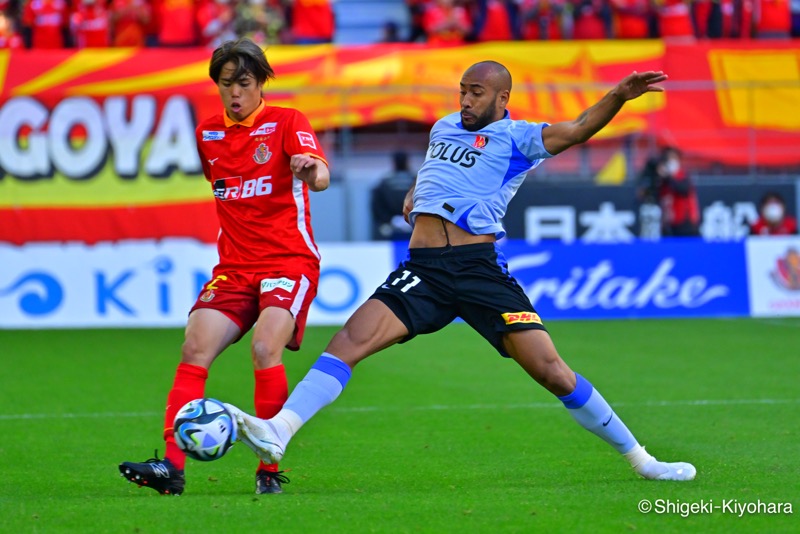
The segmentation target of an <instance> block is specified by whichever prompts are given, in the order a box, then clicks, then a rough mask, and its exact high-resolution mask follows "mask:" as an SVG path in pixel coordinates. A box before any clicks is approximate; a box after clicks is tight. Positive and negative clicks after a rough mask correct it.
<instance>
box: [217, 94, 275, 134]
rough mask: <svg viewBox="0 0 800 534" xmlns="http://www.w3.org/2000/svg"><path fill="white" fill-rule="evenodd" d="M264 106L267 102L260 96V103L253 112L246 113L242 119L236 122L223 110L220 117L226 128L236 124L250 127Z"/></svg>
mask: <svg viewBox="0 0 800 534" xmlns="http://www.w3.org/2000/svg"><path fill="white" fill-rule="evenodd" d="M266 106H267V104H266V103H265V102H264V99H263V98H262V99H261V104H259V105H258V107H257V108H256V110H255V111H254V112H252V113H251V114H250V115H248V116H247V117H245V118H244V119H243V120H241V121H239V122H236V121H235V120H233V119H231V118H230V117H228V114H227V113H226V112H225V111H223V112H222V118H223V119H224V120H225V127H226V128H230V127H231V126H236V125H237V124H238V125H240V126H245V127H247V128H250V127H251V126H253V124H255V122H256V117H258V115H259V114H260V113H261V112H262V111H264V108H265V107H266Z"/></svg>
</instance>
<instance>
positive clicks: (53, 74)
mask: <svg viewBox="0 0 800 534" xmlns="http://www.w3.org/2000/svg"><path fill="white" fill-rule="evenodd" d="M137 50H138V49H136V48H108V49H104V50H101V51H100V50H95V49H84V50H80V51H78V52H75V53H74V54H72V55H71V56H70V57H69V58H68V59H67V60H66V61H64V62H63V63H61V64H60V65H58V66H57V67H55V68H53V69H51V70H49V71H47V72H45V73H44V74H42V75H41V76H38V77H36V78H33V79H32V80H31V81H29V82H28V83H24V84H22V85H19V86H17V87H15V88H14V90H13V91H12V94H13V95H14V96H23V95H33V94H36V93H38V92H40V91H44V90H47V89H52V88H53V87H54V86H57V85H59V84H62V83H64V82H68V81H70V80H73V79H75V78H78V77H80V76H84V75H86V74H89V73H92V72H95V71H99V70H103V69H105V68H107V67H109V66H112V65H116V64H117V63H120V62H122V61H125V60H127V59H129V58H130V57H131V56H133V55H135V54H136V52H137Z"/></svg>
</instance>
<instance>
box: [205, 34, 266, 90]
mask: <svg viewBox="0 0 800 534" xmlns="http://www.w3.org/2000/svg"><path fill="white" fill-rule="evenodd" d="M229 61H233V62H234V63H235V64H236V72H234V74H233V79H234V80H238V79H239V78H241V77H242V76H245V75H246V74H252V75H253V77H254V78H255V79H256V81H257V82H258V83H260V84H263V83H264V82H266V81H267V80H271V79H274V78H275V71H273V70H272V67H271V66H270V65H269V62H268V61H267V56H266V55H265V54H264V50H263V49H262V48H261V47H260V46H258V45H257V44H256V43H254V42H253V41H252V40H251V39H248V38H247V37H241V38H239V39H236V40H235V41H226V42H224V43H222V44H221V45H219V47H217V49H216V50H214V53H213V54H211V61H210V63H209V65H208V75H209V76H211V79H212V80H214V83H219V77H220V74H221V72H222V67H223V66H224V65H225V64H226V63H228V62H229Z"/></svg>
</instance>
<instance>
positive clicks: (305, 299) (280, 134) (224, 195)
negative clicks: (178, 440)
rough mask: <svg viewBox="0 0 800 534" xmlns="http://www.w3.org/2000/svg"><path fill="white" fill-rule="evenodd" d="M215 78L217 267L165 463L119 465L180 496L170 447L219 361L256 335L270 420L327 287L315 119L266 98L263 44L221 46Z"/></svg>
mask: <svg viewBox="0 0 800 534" xmlns="http://www.w3.org/2000/svg"><path fill="white" fill-rule="evenodd" d="M209 74H210V76H211V79H212V80H214V82H215V83H216V84H217V87H218V89H219V95H220V98H221V99H222V103H223V106H224V108H225V111H224V112H223V113H221V114H218V115H215V116H213V117H210V118H207V119H205V120H203V121H202V122H201V123H200V124H199V125H198V126H197V149H198V153H199V155H200V158H201V161H202V165H203V173H204V174H205V177H206V179H207V180H208V182H209V183H210V186H211V189H212V191H213V194H214V197H215V199H216V200H215V202H216V206H217V215H218V217H219V223H220V233H219V238H218V250H219V263H218V264H217V265H216V267H214V269H213V272H212V275H211V280H210V281H209V282H208V283H207V284H206V285H205V287H204V289H203V291H202V292H201V293H200V295H199V296H198V299H197V302H196V303H195V305H194V306H193V307H192V310H191V312H190V314H189V321H188V324H187V325H186V338H185V341H184V344H183V348H182V351H181V362H180V364H179V365H178V369H177V371H176V373H175V381H174V384H173V386H172V390H171V391H170V392H169V395H168V397H167V408H166V415H165V421H164V439H165V441H166V455H165V456H166V458H165V459H163V460H160V459H158V458H153V459H151V460H148V461H147V462H142V463H134V462H125V463H123V464H121V465H120V472H121V474H122V475H123V476H124V477H126V478H127V479H128V480H130V481H132V482H136V483H137V484H139V485H140V486H148V487H151V488H153V489H155V490H156V491H158V492H159V493H162V494H172V495H179V494H181V493H182V492H183V488H184V484H185V479H184V464H185V456H184V454H183V452H182V451H181V450H180V449H179V448H178V447H177V445H176V444H175V440H174V438H173V429H172V426H173V421H174V418H175V414H176V413H177V412H178V410H180V408H181V407H182V406H183V405H184V404H186V403H187V402H189V401H191V400H193V399H197V398H201V397H204V396H205V382H206V378H207V377H208V369H209V368H210V367H211V364H212V363H213V362H214V360H215V359H216V357H217V356H219V354H220V353H221V352H222V351H223V350H224V349H225V348H227V347H228V346H230V345H231V344H232V343H235V342H236V341H238V340H239V339H240V338H241V337H242V336H243V335H244V334H245V333H246V332H247V331H249V330H250V329H251V328H252V329H253V338H252V345H251V349H252V358H253V366H254V369H255V371H254V373H255V410H256V413H257V414H259V416H260V417H271V416H273V415H275V414H277V413H278V411H279V410H280V408H281V407H282V406H283V403H284V402H285V401H286V398H287V396H288V385H287V381H286V373H285V370H284V367H283V364H282V360H281V357H282V353H283V349H284V347H286V348H288V349H290V350H298V348H299V347H300V342H301V341H302V339H303V332H304V330H305V324H306V317H307V315H308V308H309V305H310V304H311V301H312V299H313V298H314V296H315V295H316V291H317V282H318V279H319V260H320V255H319V251H318V250H317V246H316V244H315V242H314V236H313V233H312V231H311V219H310V215H311V214H310V211H309V204H308V191H309V190H311V191H322V190H324V189H326V188H327V187H328V184H329V183H330V172H329V170H328V165H327V162H326V160H325V154H324V153H323V151H322V147H321V146H320V144H319V141H318V139H317V136H316V134H315V133H314V130H313V129H312V128H311V125H310V124H309V122H308V119H307V118H306V117H305V116H304V115H303V114H302V113H301V112H300V111H297V110H295V109H290V108H279V107H272V106H268V105H267V104H266V102H265V101H264V100H263V99H262V96H261V90H262V88H263V86H264V83H266V81H267V80H269V79H272V78H274V72H273V70H272V67H271V66H270V65H269V63H268V62H267V59H266V57H265V55H264V52H263V50H262V49H261V48H260V47H259V46H258V45H256V44H255V43H254V42H253V41H251V40H250V39H247V38H242V39H238V40H236V41H227V42H225V43H223V44H222V45H221V46H220V47H218V48H217V49H216V50H214V52H213V54H212V56H211V62H210V66H209ZM285 482H287V479H286V477H285V476H284V475H282V474H281V472H280V471H278V466H277V464H271V465H266V464H264V463H263V462H262V463H261V464H259V467H258V470H257V472H256V493H280V492H281V483H285Z"/></svg>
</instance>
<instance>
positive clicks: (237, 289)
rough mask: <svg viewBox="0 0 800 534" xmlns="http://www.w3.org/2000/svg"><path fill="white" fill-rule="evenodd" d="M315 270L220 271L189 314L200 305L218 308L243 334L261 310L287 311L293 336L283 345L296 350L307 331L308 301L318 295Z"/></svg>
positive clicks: (205, 288)
mask: <svg viewBox="0 0 800 534" xmlns="http://www.w3.org/2000/svg"><path fill="white" fill-rule="evenodd" d="M318 281H319V272H318V271H309V272H306V273H304V274H296V273H295V274H285V273H276V272H263V273H244V272H238V271H230V272H220V273H217V274H216V276H215V277H214V278H213V279H212V280H211V281H210V282H208V283H207V284H205V285H204V286H203V291H202V292H201V293H200V296H199V297H198V298H197V301H196V302H195V303H194V306H192V309H191V311H190V312H189V313H191V312H192V311H194V310H197V309H200V308H208V309H211V310H218V311H221V312H222V313H224V314H225V315H226V316H227V317H228V318H229V319H230V320H231V321H233V322H234V323H236V324H237V325H238V326H239V328H240V329H241V331H242V336H243V335H245V334H246V333H247V332H248V331H249V330H250V329H251V328H252V327H253V325H254V324H255V323H256V320H258V316H259V314H260V313H261V311H262V310H264V309H265V308H269V307H274V308H283V309H284V310H288V311H289V313H291V314H292V316H293V317H294V335H293V336H292V339H291V340H290V341H289V343H288V344H287V345H286V348H287V349H289V350H298V349H299V348H300V343H301V342H302V341H303V333H304V332H305V330H306V319H307V318H308V308H309V306H311V301H312V300H314V297H315V296H316V295H317V283H318Z"/></svg>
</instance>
